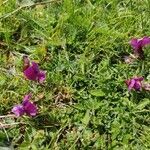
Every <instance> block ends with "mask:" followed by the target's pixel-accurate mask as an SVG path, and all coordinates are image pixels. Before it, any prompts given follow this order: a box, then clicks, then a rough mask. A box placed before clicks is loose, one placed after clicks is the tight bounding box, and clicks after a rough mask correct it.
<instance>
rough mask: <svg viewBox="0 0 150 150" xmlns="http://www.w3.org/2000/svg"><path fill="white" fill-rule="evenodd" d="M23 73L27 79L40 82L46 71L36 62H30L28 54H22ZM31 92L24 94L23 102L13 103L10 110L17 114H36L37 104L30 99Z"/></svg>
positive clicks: (44, 77)
mask: <svg viewBox="0 0 150 150" xmlns="http://www.w3.org/2000/svg"><path fill="white" fill-rule="evenodd" d="M23 74H24V76H25V77H26V79H28V80H32V81H36V82H39V83H40V84H42V83H43V82H44V81H45V79H46V72H45V71H43V70H40V69H39V66H38V64H37V63H36V62H31V63H30V60H29V58H28V56H23ZM30 99H31V94H28V95H25V97H24V99H23V102H22V103H21V104H19V105H15V106H14V107H13V108H12V112H13V113H14V114H15V115H16V116H17V117H19V116H22V115H28V116H36V114H37V106H36V105H35V104H34V103H32V102H31V101H30Z"/></svg>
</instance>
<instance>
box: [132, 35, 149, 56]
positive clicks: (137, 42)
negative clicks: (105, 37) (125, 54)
mask: <svg viewBox="0 0 150 150" xmlns="http://www.w3.org/2000/svg"><path fill="white" fill-rule="evenodd" d="M130 44H131V46H132V48H133V50H134V54H135V55H136V56H138V57H140V58H144V51H143V47H144V46H146V45H148V44H150V37H143V38H141V39H137V38H133V39H132V40H131V41H130Z"/></svg>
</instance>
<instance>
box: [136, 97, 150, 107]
mask: <svg viewBox="0 0 150 150" xmlns="http://www.w3.org/2000/svg"><path fill="white" fill-rule="evenodd" d="M149 104H150V100H149V99H147V98H145V99H144V100H143V101H142V102H141V103H139V105H138V106H137V107H136V108H137V109H139V110H141V109H143V108H144V107H145V106H147V105H149Z"/></svg>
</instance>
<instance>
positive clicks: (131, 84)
mask: <svg viewBox="0 0 150 150" xmlns="http://www.w3.org/2000/svg"><path fill="white" fill-rule="evenodd" d="M142 81H143V77H134V78H131V79H129V80H126V81H125V83H126V85H127V86H128V90H129V91H130V90H132V89H135V90H136V91H140V90H141V89H142Z"/></svg>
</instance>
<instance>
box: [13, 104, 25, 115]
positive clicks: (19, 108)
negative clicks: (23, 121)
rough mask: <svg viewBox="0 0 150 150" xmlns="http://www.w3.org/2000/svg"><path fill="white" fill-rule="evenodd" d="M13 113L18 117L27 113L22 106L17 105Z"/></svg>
mask: <svg viewBox="0 0 150 150" xmlns="http://www.w3.org/2000/svg"><path fill="white" fill-rule="evenodd" d="M12 112H13V113H14V114H15V115H16V116H17V117H19V116H22V115H24V113H25V111H24V108H23V106H22V105H16V106H14V107H13V109H12Z"/></svg>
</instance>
